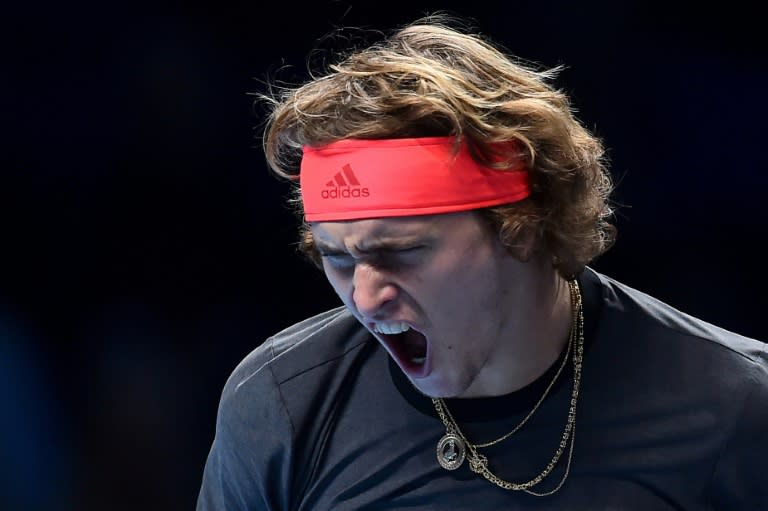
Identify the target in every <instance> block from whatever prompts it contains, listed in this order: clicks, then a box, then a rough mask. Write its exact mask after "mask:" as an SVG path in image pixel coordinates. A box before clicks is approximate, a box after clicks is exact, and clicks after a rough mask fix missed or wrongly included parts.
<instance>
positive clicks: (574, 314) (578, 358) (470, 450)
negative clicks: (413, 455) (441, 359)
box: [432, 280, 584, 497]
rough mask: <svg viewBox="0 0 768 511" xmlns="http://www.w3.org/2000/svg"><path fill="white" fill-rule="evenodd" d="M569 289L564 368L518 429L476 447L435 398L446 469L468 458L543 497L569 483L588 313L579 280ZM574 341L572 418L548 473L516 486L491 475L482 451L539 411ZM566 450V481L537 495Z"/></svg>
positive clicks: (440, 456)
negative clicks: (569, 327)
mask: <svg viewBox="0 0 768 511" xmlns="http://www.w3.org/2000/svg"><path fill="white" fill-rule="evenodd" d="M568 287H569V289H570V293H571V331H570V334H569V336H568V347H567V351H566V354H565V357H564V358H563V363H562V364H561V365H560V368H559V369H558V371H557V374H556V375H555V377H554V378H553V379H552V381H551V382H550V384H549V386H548V387H547V388H546V390H545V391H544V394H543V395H542V397H541V398H540V399H539V401H538V402H537V403H536V405H535V406H534V407H533V409H532V410H531V412H530V413H528V415H526V417H525V418H524V419H523V420H522V421H521V422H520V423H519V424H518V425H517V426H515V428H514V429H513V430H512V431H510V432H509V433H506V434H505V435H503V436H501V437H499V438H497V439H496V440H493V441H491V442H487V443H484V444H473V443H471V442H470V441H469V440H467V438H466V436H464V434H463V433H462V432H461V429H460V428H459V425H458V423H457V422H456V420H455V419H454V418H453V416H452V415H451V412H450V411H449V410H448V406H447V405H446V404H445V401H443V399H441V398H432V403H433V404H434V406H435V410H436V411H437V414H438V416H439V417H440V420H441V421H442V422H443V425H444V426H445V431H446V432H445V435H443V437H442V438H441V439H440V441H439V442H438V444H437V461H438V463H440V466H441V467H443V468H444V469H446V470H456V469H457V468H459V467H460V466H461V465H462V463H463V462H464V459H465V458H469V467H470V469H471V470H472V471H473V472H475V473H476V474H480V475H482V476H483V477H484V478H485V479H487V480H488V481H490V482H491V483H493V484H495V485H497V486H499V487H501V488H504V489H505V490H517V491H520V490H522V491H525V492H527V493H530V494H532V495H536V496H540V497H541V496H546V495H551V494H553V493H555V492H556V491H558V490H559V489H560V488H561V487H562V485H563V483H565V480H566V478H567V477H568V473H569V471H570V467H571V460H572V458H573V444H574V441H575V438H576V403H577V401H578V397H579V386H580V384H581V365H582V358H583V355H584V313H583V310H582V302H581V293H580V291H579V285H578V283H577V282H576V280H570V281H568ZM574 341H575V342H576V347H575V349H574V352H573V390H572V391H571V402H570V406H569V409H568V419H567V421H566V424H565V429H564V431H563V435H562V438H561V440H560V444H559V445H558V447H557V450H556V451H555V454H554V456H553V457H552V459H551V460H550V461H549V463H548V464H547V466H546V467H545V468H544V470H542V471H541V472H540V473H539V474H538V475H537V476H536V477H534V478H533V479H531V480H529V481H526V482H523V483H513V482H509V481H505V480H504V479H501V478H500V477H498V476H497V475H496V474H494V473H493V472H491V470H490V469H489V468H488V458H487V457H486V456H484V455H483V454H480V453H479V452H478V449H479V448H483V447H489V446H491V445H495V444H497V443H499V442H501V441H503V440H505V439H506V438H509V437H510V436H511V435H512V434H513V433H515V432H516V431H518V430H519V429H520V428H521V427H522V426H523V424H525V423H526V422H527V421H528V419H529V418H530V417H531V416H532V415H533V413H534V412H535V411H536V410H537V409H538V408H539V405H540V404H541V403H542V402H543V401H544V398H545V397H546V396H547V394H548V393H549V391H550V390H551V388H552V387H553V386H554V383H555V381H557V378H558V377H559V376H560V373H561V372H562V369H563V367H564V366H565V363H566V361H567V360H568V356H569V354H570V352H571V348H572V346H573V343H574ZM569 440H570V445H569ZM566 447H568V460H567V465H566V467H565V472H564V474H563V477H562V479H560V482H559V483H558V484H557V485H556V486H555V487H554V488H553V489H552V490H550V491H547V492H536V491H533V490H531V488H532V487H534V486H536V485H537V484H539V483H541V482H542V481H543V480H544V478H545V477H547V476H548V475H549V474H550V472H552V470H553V469H554V468H555V465H557V463H558V461H559V460H560V458H561V457H562V455H563V453H564V452H565V449H566Z"/></svg>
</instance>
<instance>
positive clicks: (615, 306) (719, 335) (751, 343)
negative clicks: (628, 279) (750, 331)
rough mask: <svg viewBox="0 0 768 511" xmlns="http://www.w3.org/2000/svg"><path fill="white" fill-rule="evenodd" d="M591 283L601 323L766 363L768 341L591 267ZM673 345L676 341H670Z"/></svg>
mask: <svg viewBox="0 0 768 511" xmlns="http://www.w3.org/2000/svg"><path fill="white" fill-rule="evenodd" d="M585 274H586V275H585V280H586V281H587V282H588V285H590V284H591V285H594V286H595V287H597V288H598V289H599V294H600V297H599V300H600V307H601V311H600V314H601V327H604V328H608V329H611V330H615V329H617V328H624V329H630V328H631V329H632V332H635V333H645V334H648V336H652V337H653V338H655V339H659V340H660V341H662V342H667V343H669V342H672V341H679V342H681V343H683V344H691V343H692V344H694V345H697V346H700V347H702V348H703V349H708V350H712V351H714V352H721V353H722V354H729V355H731V356H732V358H734V359H736V360H740V361H741V362H743V363H746V364H747V365H758V366H765V365H766V364H768V361H767V360H766V358H767V356H766V351H767V349H768V344H766V343H765V342H762V341H761V340H758V339H753V338H750V337H746V336H743V335H741V334H738V333H736V332H733V331H730V330H726V329H724V328H721V327H719V326H717V325H714V324H712V323H710V322H707V321H705V320H703V319H701V318H697V317H694V316H692V315H690V314H688V313H686V312H683V311H681V310H679V309H677V308H675V307H673V306H672V305H670V304H668V303H665V302H664V301H662V300H659V299H658V298H655V297H653V296H651V295H649V294H647V293H645V292H643V291H640V290H638V289H636V288H633V287H631V286H628V285H626V284H624V283H621V282H619V281H617V280H615V279H613V278H611V277H608V276H606V275H604V274H601V273H599V272H596V271H594V270H592V269H590V268H587V270H585ZM667 347H668V348H672V347H673V346H672V345H667Z"/></svg>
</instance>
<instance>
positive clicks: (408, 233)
mask: <svg viewBox="0 0 768 511" xmlns="http://www.w3.org/2000/svg"><path fill="white" fill-rule="evenodd" d="M468 222H470V223H475V222H476V217H475V215H473V214H471V213H468V212H466V213H454V214H443V215H425V216H408V217H391V218H373V219H364V220H347V221H340V222H314V223H311V224H310V229H311V231H312V236H313V238H314V240H315V242H316V243H317V244H318V245H323V246H329V247H341V246H344V245H354V246H357V247H358V248H365V246H366V245H367V244H371V243H373V242H376V243H377V244H380V243H382V242H384V243H386V242H392V243H397V242H407V241H416V240H425V239H429V238H434V237H437V236H440V235H442V234H443V233H446V232H452V231H455V230H456V229H461V228H463V227H464V226H465V224H467V223H468Z"/></svg>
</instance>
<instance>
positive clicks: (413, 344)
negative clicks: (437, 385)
mask: <svg viewBox="0 0 768 511" xmlns="http://www.w3.org/2000/svg"><path fill="white" fill-rule="evenodd" d="M373 330H374V332H376V334H377V335H378V336H379V338H380V339H381V340H382V341H383V342H384V345H385V347H386V348H387V350H388V351H389V353H390V354H391V355H392V357H393V358H394V359H395V361H396V362H397V364H398V365H399V366H400V368H401V369H402V370H403V372H405V373H406V375H408V376H410V377H413V378H422V377H424V376H426V375H427V374H428V372H429V368H428V364H427V360H428V358H429V356H428V355H429V349H428V347H429V343H428V342H427V338H426V337H425V336H424V334H422V333H421V332H418V331H417V330H414V329H413V328H411V327H410V326H408V325H407V324H405V323H399V324H394V325H393V324H388V325H380V324H377V325H375V326H374V329H373Z"/></svg>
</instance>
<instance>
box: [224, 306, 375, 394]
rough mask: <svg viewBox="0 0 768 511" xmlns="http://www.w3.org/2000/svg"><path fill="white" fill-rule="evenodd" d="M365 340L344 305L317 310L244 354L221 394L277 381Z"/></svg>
mask: <svg viewBox="0 0 768 511" xmlns="http://www.w3.org/2000/svg"><path fill="white" fill-rule="evenodd" d="M367 340H368V335H367V331H366V330H365V329H364V328H363V326H362V325H360V323H359V322H358V321H357V320H356V319H355V318H354V316H352V314H351V313H350V312H349V311H348V310H347V309H346V307H337V308H334V309H331V310H328V311H325V312H322V313H319V314H317V315H315V316H312V317H310V318H307V319H305V320H303V321H300V322H298V323H296V324H294V325H291V326H289V327H287V328H285V329H284V330H282V331H280V332H278V333H276V334H274V335H273V336H271V337H269V338H268V339H266V340H265V341H264V342H263V343H261V344H260V345H259V346H258V347H257V348H255V349H254V350H253V351H251V352H250V353H249V354H248V355H247V356H245V358H243V360H242V361H241V362H240V363H239V364H238V365H237V366H236V367H235V369H234V370H233V372H232V374H231V375H230V377H229V378H228V380H227V383H226V385H225V388H224V394H225V395H227V394H236V393H239V392H242V391H243V390H245V389H250V390H263V389H259V387H263V386H265V385H268V386H274V385H280V384H281V383H284V382H285V381H287V380H290V379H291V378H294V377H296V376H298V375H301V374H302V373H304V372H307V371H311V370H312V369H314V368H317V367H320V366H323V365H326V364H328V363H330V362H332V361H334V360H337V359H338V358H339V357H342V356H343V355H344V354H345V353H347V352H349V351H350V350H354V349H355V348H356V347H358V346H360V345H361V344H363V343H365V342H366V341H367Z"/></svg>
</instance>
